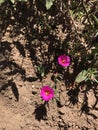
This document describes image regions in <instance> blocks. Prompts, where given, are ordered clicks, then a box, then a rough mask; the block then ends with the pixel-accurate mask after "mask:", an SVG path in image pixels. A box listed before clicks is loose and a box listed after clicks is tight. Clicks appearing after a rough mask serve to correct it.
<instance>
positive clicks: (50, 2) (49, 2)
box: [46, 0, 54, 10]
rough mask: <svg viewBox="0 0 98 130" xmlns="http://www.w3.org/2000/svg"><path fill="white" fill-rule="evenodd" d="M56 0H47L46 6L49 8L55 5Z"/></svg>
mask: <svg viewBox="0 0 98 130" xmlns="http://www.w3.org/2000/svg"><path fill="white" fill-rule="evenodd" d="M53 2H54V0H46V8H47V10H48V9H50V8H51V6H52V5H53Z"/></svg>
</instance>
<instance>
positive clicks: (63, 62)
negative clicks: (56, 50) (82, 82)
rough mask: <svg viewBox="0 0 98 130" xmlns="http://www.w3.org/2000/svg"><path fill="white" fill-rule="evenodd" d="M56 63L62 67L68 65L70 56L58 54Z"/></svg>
mask: <svg viewBox="0 0 98 130" xmlns="http://www.w3.org/2000/svg"><path fill="white" fill-rule="evenodd" d="M58 63H59V64H60V65H61V66H63V67H66V66H69V65H70V57H69V56H66V55H60V56H59V57H58Z"/></svg>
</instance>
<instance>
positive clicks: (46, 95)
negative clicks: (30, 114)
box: [40, 86, 54, 101]
mask: <svg viewBox="0 0 98 130" xmlns="http://www.w3.org/2000/svg"><path fill="white" fill-rule="evenodd" d="M40 95H41V97H42V99H43V100H45V101H49V100H50V99H52V98H53V97H54V90H53V88H51V87H49V86H43V87H42V88H41V92H40Z"/></svg>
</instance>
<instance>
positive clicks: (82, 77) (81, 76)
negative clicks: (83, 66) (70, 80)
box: [75, 70, 87, 83]
mask: <svg viewBox="0 0 98 130" xmlns="http://www.w3.org/2000/svg"><path fill="white" fill-rule="evenodd" d="M86 79H87V71H86V70H82V71H81V72H80V73H79V74H78V75H77V77H76V79H75V82H77V83H80V82H82V81H84V80H86Z"/></svg>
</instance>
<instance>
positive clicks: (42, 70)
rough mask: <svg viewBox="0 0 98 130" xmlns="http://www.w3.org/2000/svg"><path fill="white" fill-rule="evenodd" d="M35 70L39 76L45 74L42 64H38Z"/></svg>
mask: <svg viewBox="0 0 98 130" xmlns="http://www.w3.org/2000/svg"><path fill="white" fill-rule="evenodd" d="M37 70H38V73H39V74H40V76H41V77H44V76H45V68H44V67H43V65H40V66H38V68H37Z"/></svg>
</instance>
